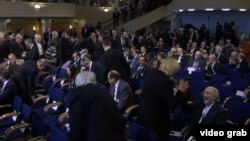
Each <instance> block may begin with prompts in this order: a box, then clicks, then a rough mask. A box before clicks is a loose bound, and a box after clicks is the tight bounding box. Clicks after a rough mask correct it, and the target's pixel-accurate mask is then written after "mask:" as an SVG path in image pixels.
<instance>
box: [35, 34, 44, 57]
mask: <svg viewBox="0 0 250 141" xmlns="http://www.w3.org/2000/svg"><path fill="white" fill-rule="evenodd" d="M34 43H35V45H36V46H37V48H38V51H39V57H40V58H44V57H45V56H44V55H45V50H44V45H43V44H42V36H41V35H40V34H35V38H34Z"/></svg>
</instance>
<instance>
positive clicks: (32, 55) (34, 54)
mask: <svg viewBox="0 0 250 141" xmlns="http://www.w3.org/2000/svg"><path fill="white" fill-rule="evenodd" d="M38 59H39V51H38V47H37V45H36V44H34V46H33V47H32V48H31V50H30V52H29V60H34V61H37V60H38Z"/></svg>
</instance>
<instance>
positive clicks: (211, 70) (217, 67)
mask: <svg viewBox="0 0 250 141" xmlns="http://www.w3.org/2000/svg"><path fill="white" fill-rule="evenodd" d="M223 72H224V70H223V66H222V65H221V64H220V63H218V62H216V63H215V64H214V66H213V67H212V65H209V66H208V68H207V69H205V73H207V74H209V75H212V74H218V75H222V74H223Z"/></svg>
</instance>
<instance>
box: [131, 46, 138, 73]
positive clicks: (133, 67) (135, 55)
mask: <svg viewBox="0 0 250 141" xmlns="http://www.w3.org/2000/svg"><path fill="white" fill-rule="evenodd" d="M130 52H131V55H132V57H133V58H132V60H131V63H130V70H131V72H135V71H136V66H137V65H138V64H139V54H138V50H137V49H136V47H131V49H130Z"/></svg>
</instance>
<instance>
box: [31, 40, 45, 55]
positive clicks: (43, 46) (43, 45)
mask: <svg viewBox="0 0 250 141" xmlns="http://www.w3.org/2000/svg"><path fill="white" fill-rule="evenodd" d="M34 44H35V45H36V46H37V47H38V45H37V43H36V41H34ZM40 44H41V46H42V50H43V55H41V56H40V54H39V58H44V55H45V52H46V46H45V44H43V43H40Z"/></svg>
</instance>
